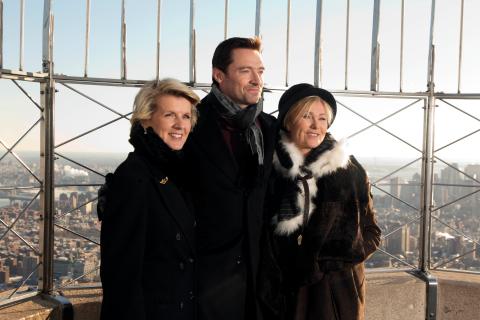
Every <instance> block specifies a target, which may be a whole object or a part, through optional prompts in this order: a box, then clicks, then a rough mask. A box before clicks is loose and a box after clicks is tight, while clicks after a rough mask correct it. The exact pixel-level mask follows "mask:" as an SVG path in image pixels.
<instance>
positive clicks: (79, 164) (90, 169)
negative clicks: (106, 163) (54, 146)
mask: <svg viewBox="0 0 480 320" xmlns="http://www.w3.org/2000/svg"><path fill="white" fill-rule="evenodd" d="M55 154H56V155H57V156H59V157H61V158H63V159H65V160H68V161H70V162H72V163H75V164H76V165H77V166H80V167H82V168H84V169H87V170H88V171H91V172H93V173H95V174H97V175H99V176H101V177H104V178H105V175H104V174H102V173H100V172H98V171H96V170H93V169H92V168H90V167H88V166H86V165H84V164H81V163H80V162H77V161H75V160H73V159H70V158H69V157H67V156H64V155H62V154H60V153H58V152H56V151H55Z"/></svg>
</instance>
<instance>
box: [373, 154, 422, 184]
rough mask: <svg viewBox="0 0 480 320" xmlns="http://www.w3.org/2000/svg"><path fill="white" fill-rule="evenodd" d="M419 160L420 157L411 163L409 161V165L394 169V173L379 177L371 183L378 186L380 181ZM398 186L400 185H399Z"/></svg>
mask: <svg viewBox="0 0 480 320" xmlns="http://www.w3.org/2000/svg"><path fill="white" fill-rule="evenodd" d="M421 159H422V157H418V158H416V159H414V160H413V161H410V162H409V163H407V164H405V165H403V166H401V167H400V168H398V169H396V170H395V171H392V172H390V173H389V174H387V175H386V176H383V177H381V178H380V179H377V180H375V181H373V183H374V184H378V182H380V181H382V180H384V179H386V178H388V177H390V176H392V175H394V174H395V173H397V172H399V171H401V170H403V169H405V168H406V167H408V166H410V165H412V164H414V163H415V162H417V161H418V160H421ZM398 185H400V183H399V184H398Z"/></svg>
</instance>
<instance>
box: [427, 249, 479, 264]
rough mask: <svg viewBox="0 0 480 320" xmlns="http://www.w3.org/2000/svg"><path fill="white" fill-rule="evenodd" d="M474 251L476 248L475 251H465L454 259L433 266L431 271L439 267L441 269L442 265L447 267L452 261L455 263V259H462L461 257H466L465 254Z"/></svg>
mask: <svg viewBox="0 0 480 320" xmlns="http://www.w3.org/2000/svg"><path fill="white" fill-rule="evenodd" d="M476 250H477V249H476V248H475V249H472V250H470V251H467V252H465V253H462V254H460V255H458V256H456V257H453V258H451V259H449V260H447V261H444V262H441V263H438V264H436V265H434V266H433V267H432V269H438V268H440V267H443V266H444V265H447V264H449V263H450V262H452V261H455V260H457V259H459V258H462V257H464V256H466V255H467V254H469V253H472V252H474V251H476Z"/></svg>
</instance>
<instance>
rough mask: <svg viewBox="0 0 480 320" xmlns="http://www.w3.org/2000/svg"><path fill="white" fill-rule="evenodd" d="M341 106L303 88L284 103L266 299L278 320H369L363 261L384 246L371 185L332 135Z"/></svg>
mask: <svg viewBox="0 0 480 320" xmlns="http://www.w3.org/2000/svg"><path fill="white" fill-rule="evenodd" d="M335 115H336V102H335V98H334V97H333V96H332V94H331V93H330V92H328V91H326V90H323V89H320V88H315V87H313V86H312V85H310V84H306V83H302V84H297V85H295V86H292V87H291V88H290V89H288V90H287V91H286V92H285V93H284V94H283V95H282V97H281V98H280V101H279V114H278V124H279V132H278V141H277V146H276V150H275V155H274V168H275V176H274V179H273V183H272V195H271V197H270V199H269V201H268V203H269V208H268V212H269V217H268V219H269V220H270V226H271V230H270V231H269V232H266V237H265V241H264V243H265V248H264V249H265V252H264V256H263V257H264V260H263V265H262V267H261V269H262V272H261V277H262V278H261V279H260V284H259V286H260V295H261V301H262V303H263V307H264V310H265V317H266V318H272V319H295V320H297V319H302V320H304V319H305V320H306V319H329V320H330V319H342V320H345V319H364V306H365V274H364V263H363V262H364V261H365V259H367V258H368V257H369V256H370V255H371V254H372V253H373V252H374V251H375V250H376V248H377V247H378V245H379V243H380V229H379V227H378V226H377V224H376V221H375V214H374V210H373V206H372V198H371V194H370V185H369V182H368V178H367V175H366V172H365V170H364V169H363V167H362V166H361V165H360V164H359V163H358V161H357V160H356V159H355V158H354V157H353V156H350V155H349V154H348V153H346V150H345V143H344V142H337V141H336V140H335V139H334V138H333V137H332V136H331V135H330V134H329V133H328V132H327V130H328V128H329V127H330V125H331V124H332V122H333V120H334V118H335Z"/></svg>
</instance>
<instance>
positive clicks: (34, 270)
mask: <svg viewBox="0 0 480 320" xmlns="http://www.w3.org/2000/svg"><path fill="white" fill-rule="evenodd" d="M40 264H41V263H40V262H39V263H37V265H36V266H35V268H34V269H33V270H32V272H30V274H29V275H28V277H26V278H25V280H23V281H22V283H21V284H20V285H19V286H18V287H16V288H15V290H13V291H12V293H10V295H9V296H8V298H7V299H11V298H12V297H13V296H14V295H15V293H17V291H18V290H19V289H20V288H21V287H23V286H24V285H25V283H27V281H28V279H30V278H31V277H32V275H33V274H34V273H35V272H37V270H38V267H39V266H40Z"/></svg>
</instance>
